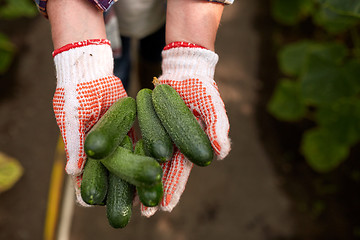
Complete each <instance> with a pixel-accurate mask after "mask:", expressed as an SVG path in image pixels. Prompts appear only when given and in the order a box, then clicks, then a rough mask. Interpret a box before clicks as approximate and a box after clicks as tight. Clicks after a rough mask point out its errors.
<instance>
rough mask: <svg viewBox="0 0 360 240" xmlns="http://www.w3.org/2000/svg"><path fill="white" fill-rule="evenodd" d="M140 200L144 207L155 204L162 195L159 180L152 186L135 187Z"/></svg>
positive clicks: (161, 186)
mask: <svg viewBox="0 0 360 240" xmlns="http://www.w3.org/2000/svg"><path fill="white" fill-rule="evenodd" d="M136 190H137V193H138V195H139V199H140V202H141V203H142V204H144V206H146V207H155V206H157V205H158V204H159V203H160V201H161V198H162V196H163V185H162V183H161V182H159V183H158V184H156V185H155V186H153V187H137V188H136Z"/></svg>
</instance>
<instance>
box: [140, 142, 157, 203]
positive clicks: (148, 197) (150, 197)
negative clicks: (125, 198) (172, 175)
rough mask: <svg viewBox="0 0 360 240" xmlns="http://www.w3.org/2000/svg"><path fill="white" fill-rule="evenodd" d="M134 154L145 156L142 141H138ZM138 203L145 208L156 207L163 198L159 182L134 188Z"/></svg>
mask: <svg viewBox="0 0 360 240" xmlns="http://www.w3.org/2000/svg"><path fill="white" fill-rule="evenodd" d="M134 153H135V154H139V155H145V149H144V141H143V140H142V139H140V140H139V141H138V142H137V143H136V145H135V151H134ZM136 190H137V193H138V196H139V199H140V202H141V203H142V204H144V206H146V207H155V206H157V205H158V204H159V203H160V201H161V198H162V196H163V185H162V182H159V183H158V184H156V185H155V186H152V187H136Z"/></svg>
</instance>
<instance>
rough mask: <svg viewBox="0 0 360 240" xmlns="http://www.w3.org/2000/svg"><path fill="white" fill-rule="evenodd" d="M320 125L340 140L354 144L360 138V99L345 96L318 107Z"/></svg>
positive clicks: (317, 119)
mask: <svg viewBox="0 0 360 240" xmlns="http://www.w3.org/2000/svg"><path fill="white" fill-rule="evenodd" d="M315 118H316V121H317V123H318V124H319V126H321V127H323V128H326V129H328V131H330V132H331V134H332V135H333V136H334V138H336V139H337V141H338V142H340V143H342V144H345V145H349V146H350V145H352V144H354V143H356V142H357V141H359V139H360V99H357V98H345V99H341V100H339V101H337V102H335V103H334V104H332V105H325V106H321V107H319V108H318V111H317V112H316V115H315Z"/></svg>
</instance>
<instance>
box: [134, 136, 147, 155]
mask: <svg viewBox="0 0 360 240" xmlns="http://www.w3.org/2000/svg"><path fill="white" fill-rule="evenodd" d="M134 153H135V154H137V155H142V156H146V152H145V146H144V140H143V139H139V140H138V141H137V142H136V144H135V149H134Z"/></svg>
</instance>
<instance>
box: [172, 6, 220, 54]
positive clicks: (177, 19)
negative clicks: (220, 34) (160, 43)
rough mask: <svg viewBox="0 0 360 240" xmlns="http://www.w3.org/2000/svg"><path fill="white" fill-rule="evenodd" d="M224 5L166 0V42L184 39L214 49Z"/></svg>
mask: <svg viewBox="0 0 360 240" xmlns="http://www.w3.org/2000/svg"><path fill="white" fill-rule="evenodd" d="M223 10H224V5H223V4H219V3H212V2H208V1H201V0H168V1H167V13H166V43H167V44H169V43H171V42H175V41H184V42H190V43H195V44H197V45H201V46H203V47H205V48H207V49H209V50H212V51H214V49H215V39H216V33H217V30H218V27H219V24H220V20H221V16H222V13H223Z"/></svg>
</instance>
